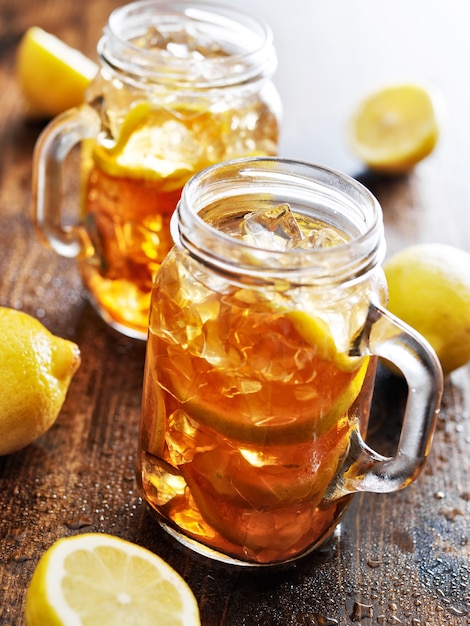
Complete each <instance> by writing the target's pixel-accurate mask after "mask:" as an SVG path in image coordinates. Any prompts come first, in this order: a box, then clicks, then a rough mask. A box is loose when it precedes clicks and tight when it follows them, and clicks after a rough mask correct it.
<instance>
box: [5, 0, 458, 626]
mask: <svg viewBox="0 0 470 626" xmlns="http://www.w3.org/2000/svg"><path fill="white" fill-rule="evenodd" d="M335 2H336V5H337V7H338V10H339V9H340V8H341V6H342V3H341V2H339V1H337V0H334V2H333V4H334V3H335ZM296 3H297V7H298V8H297V9H296V11H295V13H296V15H295V16H294V17H293V18H292V19H295V20H296V21H295V24H296V26H297V27H298V28H299V29H302V28H303V25H302V16H303V12H305V14H308V15H310V12H311V5H310V4H309V0H294V4H296ZM243 4H244V3H242V5H243ZM246 4H247V5H248V3H246ZM252 4H253V10H255V9H258V10H259V11H260V12H262V13H264V14H265V16H266V17H269V15H270V14H271V15H272V20H273V23H274V24H276V25H277V31H276V33H277V36H278V40H279V41H280V44H281V49H279V50H278V52H279V55H280V57H281V58H282V65H281V78H282V77H283V76H285V75H286V73H285V70H282V68H283V67H284V68H285V66H286V64H287V63H298V62H299V58H300V57H302V58H303V59H305V58H308V55H309V54H310V55H311V54H313V53H312V49H313V48H312V46H314V45H319V41H318V40H315V41H313V40H312V39H311V38H310V39H307V38H302V37H300V38H299V39H298V40H296V41H292V38H290V39H289V41H290V42H291V43H290V45H289V47H288V48H287V47H286V46H285V42H286V40H287V37H285V36H284V35H285V33H284V31H283V30H281V29H280V27H279V24H280V21H281V19H280V15H281V14H282V11H284V10H285V8H284V7H283V6H281V4H283V3H279V5H278V3H276V4H275V6H274V3H272V2H271V3H269V2H268V0H258V1H257V2H254V3H252ZM116 5H117V3H113V2H112V1H111V0H100V2H93V1H92V0H88V1H86V2H83V1H82V2H80V3H74V2H63V1H62V0H43V1H42V2H37V3H30V2H27V1H26V0H15V1H13V0H0V85H1V89H0V111H1V115H0V148H1V150H0V270H1V273H0V305H2V306H11V307H15V308H19V309H22V310H24V311H27V312H28V313H31V314H33V315H35V316H37V317H38V318H40V319H41V321H43V323H44V324H45V325H46V326H47V327H48V328H50V330H52V331H53V332H54V333H57V334H59V335H62V336H64V337H68V338H71V339H73V340H74V341H76V342H77V343H78V344H79V346H80V348H81V351H82V366H81V368H80V370H79V371H78V372H77V374H76V377H75V378H74V380H73V384H72V385H71V387H70V391H69V394H68V396H67V400H66V403H65V405H64V408H63V410H62V412H61V414H60V416H59V418H58V420H57V422H56V424H55V425H54V426H53V428H52V429H51V430H50V431H49V432H48V433H47V434H46V435H44V436H43V437H41V438H40V439H39V440H37V441H36V442H35V443H34V444H32V445H30V446H29V447H28V448H27V449H25V450H23V451H21V452H18V453H16V454H12V455H9V456H6V457H2V458H0V624H1V625H2V626H23V624H24V618H23V603H24V594H25V589H26V587H27V585H28V582H29V579H30V577H31V574H32V572H33V569H34V567H35V565H36V563H37V561H38V559H39V557H40V555H41V554H42V553H43V551H44V550H45V549H47V548H48V547H49V546H50V545H51V544H52V543H53V542H54V541H55V540H56V539H58V538H59V537H62V536H65V535H71V534H76V533H80V532H84V531H98V532H109V533H113V534H116V535H118V536H121V537H124V538H127V539H130V540H131V541H135V542H136V543H138V544H141V545H143V546H146V547H148V548H150V549H152V550H154V551H155V552H156V553H158V554H160V555H161V556H162V557H163V558H165V559H166V560H167V561H168V562H169V563H170V564H171V565H172V566H173V567H175V569H176V570H178V571H179V572H180V573H181V574H182V575H183V576H184V577H185V579H186V580H187V581H188V583H189V584H190V586H191V587H192V589H193V591H194V593H195V595H196V597H197V599H198V602H199V606H200V610H201V616H202V622H203V625H204V626H213V625H219V624H220V625H223V626H231V625H233V626H242V625H246V626H253V625H257V624H260V625H261V624H263V625H271V624H272V625H279V626H286V625H292V626H307V625H308V626H313V625H318V626H326V625H328V626H336V625H351V624H356V623H358V624H361V625H362V626H369V625H372V624H403V625H406V626H425V625H432V626H447V625H449V624H451V625H453V624H455V625H457V626H460V625H462V626H464V625H467V624H469V623H470V582H469V577H470V569H469V568H470V561H469V557H470V547H469V516H468V512H469V507H470V483H469V476H470V462H469V452H470V428H469V421H468V407H469V403H470V371H469V369H468V368H467V367H465V368H462V369H460V370H459V371H457V372H455V373H454V374H452V375H451V377H449V378H448V379H447V380H446V385H445V394H444V400H443V405H442V410H441V414H440V418H439V424H438V429H437V432H436V435H435V439H434V444H433V448H432V451H431V455H430V459H429V462H428V464H427V466H426V468H425V470H424V472H423V473H422V475H421V476H420V477H419V479H418V480H417V481H416V482H415V483H414V484H412V485H411V486H410V487H408V488H407V489H406V490H404V491H403V492H400V493H396V494H393V495H375V494H361V495H357V496H355V498H354V500H353V503H352V505H351V507H350V509H349V511H348V513H347V515H346V517H345V519H344V521H343V523H342V524H341V526H340V528H339V529H338V531H337V532H336V533H335V535H334V537H333V538H332V539H331V541H330V542H329V543H328V544H327V545H325V546H324V547H323V548H321V549H320V550H318V551H317V552H316V553H314V554H312V555H310V556H308V557H306V558H304V559H302V560H299V561H297V562H296V563H295V564H293V565H291V566H289V567H287V568H279V569H270V570H265V569H262V570H257V571H252V570H248V569H235V568H228V567H225V566H222V565H219V564H216V563H213V562H210V561H208V560H205V559H203V558H202V557H198V556H195V555H192V554H190V553H188V551H186V550H185V549H184V548H182V547H180V546H179V545H175V543H174V542H173V541H172V540H171V539H170V538H169V537H167V535H166V534H165V533H164V532H163V531H162V530H160V528H159V527H158V526H157V524H156V523H155V520H154V519H153V517H152V515H151V514H150V513H149V512H148V510H147V508H146V507H145V506H144V505H143V503H142V501H141V499H140V498H139V494H138V493H137V490H136V485H135V478H134V463H135V452H136V441H137V432H138V427H139V418H140V403H141V386H142V373H143V365H144V357H145V345H144V344H143V343H141V342H138V341H134V340H131V339H127V338H125V337H122V336H120V335H118V334H117V333H115V332H114V331H112V330H110V329H109V328H108V327H107V326H106V325H105V324H104V323H103V322H102V321H101V320H100V319H99V317H98V316H97V315H96V313H95V312H94V310H93V309H92V308H91V306H90V305H89V303H88V301H87V298H86V294H85V293H84V291H83V287H82V284H81V280H80V277H79V275H78V272H77V269H76V266H75V263H74V262H73V261H71V260H67V259H62V258H59V257H57V256H56V255H55V254H53V253H52V252H51V251H49V250H47V249H46V248H44V247H43V246H42V245H41V243H40V241H39V239H38V237H37V235H36V234H35V232H34V229H33V225H32V221H31V212H30V203H31V191H30V184H31V156H32V150H33V147H34V143H35V141H36V139H37V137H38V134H39V132H40V131H41V128H42V126H41V124H37V123H31V122H28V121H27V120H25V118H24V115H23V112H22V108H21V97H20V93H19V89H18V85H17V84H16V80H15V73H14V55H15V50H16V46H17V44H18V41H19V40H20V37H21V35H22V33H23V32H24V30H25V29H26V28H27V27H28V26H30V25H33V24H38V25H40V26H42V27H43V28H45V29H46V30H49V31H51V32H54V33H55V34H57V35H58V36H60V37H62V38H63V39H65V40H67V41H68V42H69V43H70V44H71V45H75V46H77V47H79V48H80V49H82V50H83V51H84V52H86V53H87V54H89V55H93V54H94V50H95V46H96V41H97V39H98V37H99V34H100V32H101V29H102V27H103V25H104V23H105V20H106V16H107V15H108V13H109V11H110V10H111V9H112V8H113V7H114V6H116ZM317 5H318V11H320V10H321V4H320V3H317ZM357 6H358V19H359V17H360V16H362V17H361V19H363V18H364V15H365V14H366V11H369V13H367V14H368V15H369V16H372V17H371V19H376V20H379V19H383V17H382V14H381V13H380V15H379V13H377V12H378V9H376V8H375V3H374V2H373V0H361V1H360V2H358V3H357ZM426 6H427V7H428V5H426ZM433 6H434V5H433V4H432V3H431V4H430V5H429V7H430V8H429V11H430V12H431V17H432V15H433V11H434V13H436V7H434V9H433V8H432V7H433ZM446 6H447V5H446ZM450 6H451V7H452V9H453V10H454V13H452V11H450V12H449V17H448V18H447V19H449V20H455V19H458V17H459V16H457V17H456V16H455V10H456V8H457V6H458V7H463V5H461V4H458V3H456V2H450V3H449V7H450ZM406 7H407V5H406V3H404V2H398V3H397V4H396V6H395V7H394V9H393V11H395V12H398V11H400V10H401V11H402V14H403V19H405V17H406V16H407V11H406ZM329 10H331V7H330V9H329ZM278 11H279V15H278V14H277V12H278ZM376 13H377V15H376ZM467 13H468V11H467V10H466V5H465V8H461V13H460V14H459V15H460V17H461V18H462V19H463V18H465V19H466V18H467ZM413 16H414V17H413ZM439 16H440V13H439V15H435V16H434V17H435V18H436V19H437V18H438V17H439ZM415 17H416V16H415V14H414V13H413V15H412V16H411V17H410V19H414V18H415ZM441 17H442V16H441ZM443 19H444V18H443ZM376 23H378V22H376ZM361 24H362V21H361V23H360V24H358V26H357V28H361ZM351 27H352V26H351V24H348V25H345V24H342V23H341V22H340V21H338V22H337V23H335V28H336V29H342V28H343V29H346V28H347V29H348V32H349V31H350V29H351ZM291 28H292V26H291ZM415 29H416V30H415V34H416V46H419V45H420V41H421V40H420V37H421V36H422V37H423V41H424V42H427V41H428V39H427V37H425V33H424V32H423V31H421V30H420V26H419V24H418V23H416V24H415ZM385 32H386V31H385ZM276 33H275V35H276ZM384 37H385V38H386V37H387V35H386V34H385V35H384ZM318 38H320V40H321V42H323V44H324V45H325V49H327V47H326V46H327V43H328V41H327V40H328V34H327V33H323V32H322V33H318ZM347 40H348V41H350V38H349V39H347ZM335 41H336V42H341V33H336V35H335ZM337 45H338V43H337ZM423 45H425V44H423ZM459 45H460V39H458V38H456V40H455V41H454V42H453V45H452V46H444V45H443V46H442V50H441V54H442V56H443V60H442V64H441V67H440V68H437V69H436V72H437V71H438V70H440V73H439V74H438V75H437V76H436V80H437V81H438V82H439V81H440V84H441V86H442V87H443V88H445V89H447V91H445V94H444V95H447V97H448V98H450V99H451V105H452V106H451V107H450V108H451V110H452V111H454V112H458V113H460V115H457V114H456V113H455V114H454V115H451V116H450V118H449V119H447V122H446V124H447V125H446V127H445V128H446V132H445V134H444V136H443V138H442V141H441V143H440V144H439V149H438V150H437V151H436V153H435V154H434V155H433V156H432V157H430V158H429V159H428V160H427V161H426V162H425V163H423V165H422V166H420V167H419V168H418V169H417V170H416V171H415V172H414V173H412V174H410V175H409V176H404V177H401V178H398V179H385V178H380V177H374V176H371V175H370V174H368V173H364V172H361V171H360V166H359V164H355V163H352V162H351V161H350V160H348V159H349V156H348V157H346V153H341V154H340V153H339V152H338V151H337V155H338V156H337V161H336V160H335V159H334V158H333V159H332V157H331V154H332V152H331V150H328V151H326V152H325V154H326V155H327V157H328V158H326V157H325V161H326V164H327V165H331V166H336V165H338V166H339V165H340V164H342V163H351V170H350V172H349V173H351V174H354V175H357V177H358V178H359V179H360V180H362V181H363V182H364V184H366V185H367V186H369V187H370V189H371V190H372V191H373V192H374V193H375V194H376V195H377V197H378V199H379V201H380V202H381V204H382V207H383V210H384V219H385V224H386V236H387V243H388V249H389V253H391V252H392V251H394V250H396V249H399V248H401V247H403V246H405V245H407V244H409V243H412V242H416V241H426V240H427V241H430V240H439V241H444V242H447V243H454V244H455V245H458V246H460V247H462V248H465V249H467V250H469V251H470V225H469V220H468V218H467V212H468V204H469V202H468V200H469V195H470V193H469V192H470V176H468V173H467V170H468V154H469V153H470V132H469V124H468V111H469V110H470V95H469V89H468V87H467V86H466V85H462V75H461V73H460V72H459V71H457V70H458V69H459V67H460V66H459V64H458V63H457V64H456V63H455V62H454V60H455V59H454V57H455V58H457V57H458V55H459V54H460V53H462V54H463V53H464V50H463V49H462V50H459V48H458V46H459ZM344 54H346V52H344ZM399 54H400V50H399V49H397V55H398V56H399ZM423 54H424V52H423ZM342 58H344V55H343V57H342ZM459 58H460V57H459ZM467 58H468V57H467ZM310 61H311V62H312V63H313V62H314V61H318V59H317V58H310ZM336 62H337V61H336V56H335V55H332V56H331V64H330V65H329V66H328V65H327V63H326V62H324V63H323V64H321V63H317V64H316V66H315V67H316V72H315V84H316V89H315V90H314V88H313V86H312V85H311V86H310V87H308V86H307V88H309V89H311V90H312V92H313V91H315V93H317V94H322V93H325V94H327V93H329V91H328V89H331V88H332V86H331V85H332V83H331V80H330V79H331V72H332V71H334V70H335V69H336V71H337V74H336V75H337V76H339V77H340V76H341V74H340V67H339V65H338V66H335V65H334V64H335V63H336ZM381 62H383V61H381V57H380V51H379V52H377V54H376V55H373V54H372V55H371V67H370V68H369V67H367V68H365V67H364V68H361V69H362V74H361V76H360V77H359V72H358V78H357V80H361V81H362V83H364V81H365V78H364V76H369V79H370V82H371V84H372V81H373V80H374V78H375V77H376V76H377V74H378V70H377V68H376V65H377V64H379V63H381ZM338 63H339V62H338ZM397 63H398V61H397ZM374 64H375V65H374ZM387 67H388V66H387ZM454 67H456V73H455V75H453V74H452V72H453V68H454ZM322 68H323V70H324V72H323V73H322ZM442 68H445V72H447V73H445V72H444V70H443V69H442ZM382 78H383V79H384V81H385V80H387V76H383V77H382ZM465 79H466V80H467V81H468V80H469V79H468V75H467V76H466V77H465ZM322 80H323V81H324V82H323V83H322ZM354 82H355V81H354V80H353V79H352V78H351V77H349V78H347V79H345V81H344V89H346V88H347V87H348V86H349V88H350V89H351V85H353V84H354ZM362 83H361V84H362ZM459 85H460V86H461V88H459ZM342 86H343V83H342V82H341V80H340V78H338V84H337V85H336V88H337V90H338V97H339V98H340V97H343V93H342V92H341V89H342ZM279 87H280V91H281V95H284V96H285V100H286V101H287V102H288V103H289V104H290V106H291V108H288V109H287V110H286V111H285V128H286V136H285V139H284V144H283V151H284V152H285V153H286V154H287V153H289V154H290V153H292V152H293V151H295V150H296V149H297V144H296V143H295V142H294V141H292V143H289V138H291V137H293V136H294V129H295V120H296V119H297V120H305V119H307V118H308V119H310V120H311V127H310V126H305V127H304V128H303V131H302V132H303V134H304V139H303V141H304V142H305V144H303V145H307V144H308V142H309V141H311V142H312V145H313V142H314V140H315V137H316V136H317V134H316V127H315V120H316V119H325V120H326V119H327V120H328V122H327V126H326V129H324V131H322V132H325V133H326V132H330V133H331V135H332V136H333V134H334V133H336V131H337V126H338V124H339V123H340V121H341V122H342V121H343V120H339V119H337V118H335V117H334V113H335V109H334V107H333V109H334V110H333V111H332V113H331V117H328V116H327V114H326V112H327V111H329V103H328V101H322V100H321V98H315V99H314V98H312V99H311V100H310V101H309V102H306V101H305V100H303V101H299V102H296V103H295V104H293V102H294V99H293V98H292V94H291V93H290V90H291V84H290V83H289V85H287V83H283V82H282V81H281V82H280V84H279ZM287 89H289V94H288V93H287ZM283 90H284V91H283ZM346 95H347V94H346V92H344V97H346ZM457 95H458V98H459V101H458V102H456V100H454V99H456V98H457ZM296 107H298V108H297V109H296ZM465 111H466V113H465V114H464V112H465ZM308 112H310V115H309V114H308ZM317 152H318V146H317ZM67 194H69V195H70V198H69V199H70V201H72V200H73V198H72V192H71V191H70V192H69V191H67ZM469 271H470V268H469ZM403 393H404V390H403V389H402V387H401V385H400V384H399V382H398V381H396V380H395V379H393V378H391V377H390V376H389V375H388V374H387V373H384V372H382V373H381V375H380V376H379V379H378V382H377V389H376V393H375V401H374V409H373V415H372V420H371V429H370V435H369V439H370V442H371V443H373V445H374V446H376V447H377V449H380V450H382V451H384V452H385V453H386V452H387V450H389V451H390V450H393V449H394V446H395V445H396V436H397V432H398V430H399V427H400V411H401V407H402V404H403V397H404V396H403ZM0 401H1V399H0ZM45 626H46V625H45Z"/></svg>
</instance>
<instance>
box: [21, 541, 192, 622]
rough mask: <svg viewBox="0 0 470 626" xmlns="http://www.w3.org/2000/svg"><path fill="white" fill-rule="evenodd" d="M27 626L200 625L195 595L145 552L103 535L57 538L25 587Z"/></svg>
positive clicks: (161, 563)
mask: <svg viewBox="0 0 470 626" xmlns="http://www.w3.org/2000/svg"><path fill="white" fill-rule="evenodd" d="M25 617H26V624H27V626H45V625H46V624H47V625H48V626H71V625H72V624H74V625H75V626H116V624H127V626H151V625H152V626H153V625H154V624H172V625H174V626H199V624H200V617H199V609H198V605H197V602H196V599H195V597H194V595H193V593H192V591H191V589H190V588H189V587H188V585H187V583H186V582H185V581H184V580H183V578H181V576H179V574H177V572H175V570H173V569H172V568H171V567H170V565H168V564H167V563H166V562H165V561H163V560H162V559H161V558H160V557H158V556H157V555H155V554H153V552H150V551H149V550H146V549H145V548H142V547H141V546H138V545H136V544H134V543H131V542H129V541H125V540H123V539H120V538H118V537H115V536H112V535H106V534H103V533H85V534H82V535H77V536H73V537H66V538H63V539H59V540H58V541H56V542H55V543H54V544H53V545H52V546H51V547H50V548H49V549H48V550H47V551H46V552H45V553H44V554H43V556H42V557H41V559H40V560H39V563H38V565H37V567H36V570H35V571H34V574H33V577H32V579H31V582H30V584H29V587H28V591H27V594H26V603H25Z"/></svg>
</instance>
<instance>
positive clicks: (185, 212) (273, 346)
mask: <svg viewBox="0 0 470 626" xmlns="http://www.w3.org/2000/svg"><path fill="white" fill-rule="evenodd" d="M172 235H173V239H174V242H175V245H174V247H173V248H172V250H171V251H170V253H169V254H168V255H167V257H166V259H165V260H164V262H163V263H162V265H161V268H160V271H159V272H158V275H157V277H156V280H155V283H154V287H153V292H152V300H151V311H150V321H149V338H148V342H147V354H146V364H145V376H144V390H143V406H142V421H141V432H140V441H139V453H138V469H137V479H138V482H139V486H140V490H141V493H142V495H143V497H144V498H145V500H146V501H147V503H148V504H149V506H150V507H151V508H152V510H153V511H154V512H155V514H156V516H157V519H158V520H159V521H160V523H161V524H162V525H163V526H164V527H165V528H166V529H167V530H168V531H169V532H170V533H171V534H172V535H174V536H175V537H176V538H178V539H179V540H180V541H182V542H183V543H184V544H185V545H187V546H189V547H191V548H193V549H194V550H196V551H198V552H201V553H203V554H207V555H209V556H212V557H214V558H217V559H221V560H223V561H226V562H229V563H236V564H244V565H247V564H248V565H270V564H274V563H283V562H287V561H291V560H293V559H296V558H298V557H299V556H301V555H303V554H306V553H308V552H309V551H311V550H312V549H314V548H315V547H316V546H318V545H320V544H321V543H322V542H323V541H325V539H326V538H327V537H328V536H329V535H330V534H331V533H332V531H333V529H334V528H335V526H336V525H337V524H338V522H339V521H340V519H341V517H342V515H343V514H344V512H345V511H346V509H347V505H348V503H349V501H350V498H351V495H352V494H353V493H355V492H358V491H373V492H391V491H396V490H398V489H402V488H403V487H406V486H407V485H408V484H409V483H410V482H411V481H413V480H414V479H415V478H416V477H417V475H418V474H419V472H420V470H421V468H422V466H423V463H424V461H425V459H426V457H427V454H428V451H429V446H430V442H431V438H432V434H433V430H434V427H435V421H436V415H437V411H438V408H439V403H440V397H441V393H442V373H441V369H440V365H439V361H438V359H437V357H436V355H435V353H434V352H433V350H432V348H430V346H429V345H428V344H427V342H426V341H425V340H424V339H423V338H422V337H421V336H420V335H418V334H417V333H416V332H415V331H413V330H412V329H411V328H409V327H407V326H406V325H404V324H403V323H402V322H400V321H399V320H397V319H396V318H395V317H393V316H392V315H391V314H390V313H389V312H388V311H387V310H386V302H387V287H386V281H385V278H384V273H383V271H382V269H381V265H380V264H381V261H382V259H383V256H384V232H383V223H382V213H381V209H380V206H379V204H378V202H377V201H376V199H375V198H374V197H373V195H372V194H371V193H370V192H369V191H368V190H367V189H366V188H365V187H363V186H362V185H361V184H360V183H358V182H357V181H355V180H353V179H351V178H349V177H347V176H345V175H343V174H341V173H338V172H335V171H332V170H329V169H327V168H323V167H319V166H315V165H311V164H307V163H301V162H295V161H289V160H284V159H277V158H253V159H236V160H233V161H229V162H225V163H222V164H219V165H215V166H212V167H209V168H208V169H205V170H204V171H202V172H200V173H199V174H197V175H196V176H194V177H193V178H192V179H191V180H190V181H189V182H188V183H187V185H186V186H185V188H184V190H183V194H182V197H181V200H180V202H179V205H178V209H177V211H176V212H175V214H174V216H173V218H172ZM379 357H383V358H384V359H387V361H389V362H391V363H393V364H394V365H395V366H396V367H397V368H399V369H400V370H401V371H402V372H403V374H404V377H405V378H406V381H407V383H408V388H409V390H410V392H409V397H408V402H407V406H406V410H405V416H404V421H403V426H402V431H401V436H400V442H399V445H398V448H397V451H396V454H395V456H393V457H390V458H388V457H384V456H382V455H380V454H378V453H377V452H375V451H373V450H372V449H370V448H369V447H368V446H367V445H366V444H365V443H364V440H365V437H366V433H367V425H368V419H369V412H370V405H371V398H372V393H373V389H374V378H375V372H376V365H377V360H378V358H379Z"/></svg>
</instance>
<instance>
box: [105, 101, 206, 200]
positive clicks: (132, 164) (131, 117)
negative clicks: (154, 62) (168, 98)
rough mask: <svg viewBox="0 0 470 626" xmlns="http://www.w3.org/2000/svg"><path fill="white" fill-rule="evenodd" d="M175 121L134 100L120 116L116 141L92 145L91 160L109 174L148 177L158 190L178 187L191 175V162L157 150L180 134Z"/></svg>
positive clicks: (192, 170) (169, 115)
mask: <svg viewBox="0 0 470 626" xmlns="http://www.w3.org/2000/svg"><path fill="white" fill-rule="evenodd" d="M175 111H176V109H175ZM176 124H177V123H176V122H175V120H174V117H173V115H172V114H171V113H169V112H168V111H166V110H164V109H152V106H151V104H150V103H149V102H138V103H136V104H135V105H134V106H132V107H131V108H130V109H129V111H128V113H127V115H126V117H125V118H124V120H123V122H122V126H121V128H120V131H119V136H118V138H117V140H116V143H114V144H113V145H111V146H110V147H108V146H105V145H101V144H96V145H95V147H94V150H93V159H94V161H95V163H96V164H97V165H98V167H99V168H100V169H101V170H103V171H104V172H106V173H107V174H109V175H110V176H115V177H125V178H137V179H145V180H150V181H153V182H156V183H158V184H159V188H160V189H161V191H167V192H169V191H174V190H176V189H181V187H183V185H184V184H185V182H186V181H187V180H188V179H189V178H191V176H192V175H193V174H194V172H195V170H196V166H195V164H194V163H191V162H189V161H188V162H186V161H184V160H181V158H179V155H176V154H175V155H174V158H170V157H169V156H168V154H164V153H163V152H162V150H161V147H162V145H167V144H168V141H173V140H174V137H175V136H178V134H179V133H181V128H182V127H179V126H178V127H176V126H175V125H176ZM204 165H205V164H204ZM202 166H203V165H202V164H200V165H199V169H200V168H202Z"/></svg>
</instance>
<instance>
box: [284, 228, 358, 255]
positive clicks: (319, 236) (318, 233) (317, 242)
mask: <svg viewBox="0 0 470 626" xmlns="http://www.w3.org/2000/svg"><path fill="white" fill-rule="evenodd" d="M346 241H347V239H346V238H345V237H344V236H343V234H342V233H341V232H339V231H337V230H335V229H334V228H331V227H330V226H327V225H326V224H324V223H319V225H318V227H317V228H312V229H311V230H309V231H308V232H307V234H306V235H305V236H304V237H303V238H302V239H301V240H300V241H296V242H295V243H294V245H293V248H302V249H308V250H313V249H318V248H332V247H333V246H339V245H341V244H343V243H346Z"/></svg>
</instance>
